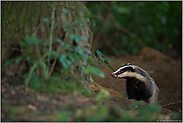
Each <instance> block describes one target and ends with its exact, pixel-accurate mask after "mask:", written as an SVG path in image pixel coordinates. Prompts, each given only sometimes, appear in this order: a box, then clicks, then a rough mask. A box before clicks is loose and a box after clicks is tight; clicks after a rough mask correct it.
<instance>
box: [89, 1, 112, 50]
mask: <svg viewBox="0 0 183 123" xmlns="http://www.w3.org/2000/svg"><path fill="white" fill-rule="evenodd" d="M112 5H113V2H110V5H109V7H107V12H106V14H105V15H104V19H103V22H102V25H101V27H100V30H99V31H98V32H97V35H96V37H95V39H94V41H93V48H92V53H93V52H94V51H95V50H96V46H97V44H98V41H99V38H100V35H101V33H102V31H103V28H104V25H105V22H106V21H107V18H108V15H109V13H110V9H111V7H112Z"/></svg>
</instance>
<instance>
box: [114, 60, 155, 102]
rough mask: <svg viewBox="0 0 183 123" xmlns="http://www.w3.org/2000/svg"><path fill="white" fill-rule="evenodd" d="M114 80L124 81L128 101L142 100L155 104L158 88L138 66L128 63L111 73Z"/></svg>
mask: <svg viewBox="0 0 183 123" xmlns="http://www.w3.org/2000/svg"><path fill="white" fill-rule="evenodd" d="M111 75H112V76H113V77H114V78H119V79H122V78H124V79H126V92H127V95H128V98H129V99H136V100H138V101H139V100H144V101H145V102H147V103H156V102H157V95H158V90H159V89H158V87H157V86H156V84H155V82H154V80H153V79H152V78H151V77H150V76H149V74H148V73H147V72H146V71H145V70H143V69H141V68H140V67H138V66H134V65H131V64H130V63H128V64H126V65H124V66H123V67H121V68H119V69H118V70H117V71H115V72H113V73H111Z"/></svg>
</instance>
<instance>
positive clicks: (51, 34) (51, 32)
mask: <svg viewBox="0 0 183 123" xmlns="http://www.w3.org/2000/svg"><path fill="white" fill-rule="evenodd" d="M54 18H55V6H54V7H53V9H52V19H54ZM54 23H55V19H54V20H53V21H52V23H51V31H50V45H49V55H48V66H49V65H50V55H51V50H52V42H53V27H54Z"/></svg>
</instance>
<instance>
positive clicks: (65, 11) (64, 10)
mask: <svg viewBox="0 0 183 123" xmlns="http://www.w3.org/2000/svg"><path fill="white" fill-rule="evenodd" d="M62 11H63V12H64V13H65V14H70V12H69V11H68V10H66V9H62Z"/></svg>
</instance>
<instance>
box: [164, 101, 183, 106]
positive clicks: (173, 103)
mask: <svg viewBox="0 0 183 123" xmlns="http://www.w3.org/2000/svg"><path fill="white" fill-rule="evenodd" d="M177 103H182V101H178V102H172V103H169V104H167V105H162V106H163V107H166V106H169V105H175V104H177Z"/></svg>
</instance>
